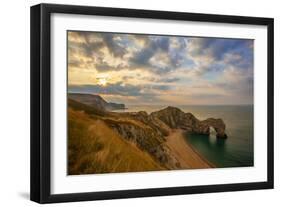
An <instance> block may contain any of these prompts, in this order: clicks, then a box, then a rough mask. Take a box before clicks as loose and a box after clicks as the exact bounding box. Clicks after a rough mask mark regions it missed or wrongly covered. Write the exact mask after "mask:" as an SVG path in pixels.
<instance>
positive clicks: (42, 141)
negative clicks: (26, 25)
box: [30, 4, 274, 203]
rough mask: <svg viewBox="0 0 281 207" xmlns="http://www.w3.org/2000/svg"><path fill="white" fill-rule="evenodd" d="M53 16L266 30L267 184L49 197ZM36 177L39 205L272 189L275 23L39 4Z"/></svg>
mask: <svg viewBox="0 0 281 207" xmlns="http://www.w3.org/2000/svg"><path fill="white" fill-rule="evenodd" d="M53 13H67V14H83V15H99V16H112V17H134V18H151V19H165V20H181V21H194V22H210V23H214V22H215V23H232V24H248V25H264V26H267V35H268V37H267V38H268V39H267V44H268V47H267V59H268V63H267V74H268V82H267V83H268V84H267V92H268V97H267V103H268V108H267V113H268V117H267V118H268V120H267V127H268V134H267V181H265V182H249V183H236V184H219V185H203V186H188V187H168V188H153V189H137V190H121V191H106V192H86V193H73V194H51V193H50V187H51V186H50V185H51V184H50V181H51V177H50V176H51V175H50V169H51V160H50V150H51V143H50V136H51V134H50V129H51V126H50V125H51V124H50V123H51V114H50V112H51V110H50V107H51V104H50V103H51V101H50V100H51V91H50V88H51V85H50V80H51V72H50V58H51V55H50V52H51V50H50V32H51V27H50V26H51V25H50V24H51V23H50V16H51V14H53ZM30 24H31V37H30V43H31V57H30V62H31V151H30V160H31V169H30V171H31V173H30V199H31V200H32V201H35V202H38V203H54V202H70V201H88V200H102V199H118V198H133V197H146V196H166V195H179V194H194V193H210V192H224V191H241V190H255V189H271V188H273V186H274V185H273V177H274V168H273V165H274V156H273V155H274V151H273V150H274V147H273V132H274V128H273V121H274V117H273V116H274V113H273V110H274V108H273V107H274V106H273V95H274V89H273V86H274V83H273V81H274V78H273V75H274V74H273V73H274V72H273V62H274V59H273V57H274V55H273V52H274V51H273V44H274V42H273V41H274V40H273V39H274V32H273V28H274V20H273V19H272V18H260V17H245V16H228V15H213V14H195V13H182V12H168V11H152V10H135V9H120V8H103V7H89V6H73V5H55V4H39V5H35V6H32V7H31V22H30Z"/></svg>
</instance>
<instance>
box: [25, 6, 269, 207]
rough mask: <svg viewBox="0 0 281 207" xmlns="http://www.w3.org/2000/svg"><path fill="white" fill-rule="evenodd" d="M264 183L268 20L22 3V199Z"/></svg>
mask: <svg viewBox="0 0 281 207" xmlns="http://www.w3.org/2000/svg"><path fill="white" fill-rule="evenodd" d="M269 188H273V19H271V18H260V17H242V16H226V15H213V14H194V13H179V12H168V11H149V10H133V9H119V8H101V7H87V6H70V5H54V4H40V5H36V6H33V7H31V200H33V201H36V202H39V203H52V202H68V201H85V200H100V199H116V198H131V197H144V196H162V195H178V194H193V193H208V192H223V191H237V190H253V189H269Z"/></svg>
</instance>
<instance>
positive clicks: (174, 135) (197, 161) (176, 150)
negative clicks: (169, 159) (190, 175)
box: [166, 129, 216, 169]
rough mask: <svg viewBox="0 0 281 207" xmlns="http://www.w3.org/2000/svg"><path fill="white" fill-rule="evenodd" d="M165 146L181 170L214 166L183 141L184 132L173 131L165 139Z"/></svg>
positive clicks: (179, 130)
mask: <svg viewBox="0 0 281 207" xmlns="http://www.w3.org/2000/svg"><path fill="white" fill-rule="evenodd" d="M166 140H167V141H166V144H167V146H168V147H169V148H170V149H171V152H172V153H173V155H174V156H175V157H176V158H177V160H178V161H179V163H180V165H181V168H182V169H205V168H215V167H216V166H215V165H214V164H213V163H211V162H210V161H208V160H207V159H206V158H205V157H204V156H202V155H201V154H200V153H199V152H198V151H197V150H196V149H194V147H193V146H191V144H190V143H188V141H187V140H186V139H185V135H184V130H181V129H173V130H171V132H170V134H169V135H168V136H167V137H166Z"/></svg>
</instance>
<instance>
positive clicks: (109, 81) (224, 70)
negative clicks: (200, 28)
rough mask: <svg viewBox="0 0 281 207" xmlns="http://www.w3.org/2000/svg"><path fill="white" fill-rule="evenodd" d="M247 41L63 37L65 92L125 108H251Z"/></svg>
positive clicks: (113, 35)
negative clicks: (88, 95)
mask: <svg viewBox="0 0 281 207" xmlns="http://www.w3.org/2000/svg"><path fill="white" fill-rule="evenodd" d="M253 50H254V41H253V40H249V39H225V38H208V37H182V36H164V35H139V34H119V33H101V32H83V31H69V32H68V85H69V91H70V92H80V93H92V94H102V95H104V96H106V97H108V99H109V101H113V102H114V101H118V102H121V101H122V102H124V103H126V104H170V103H176V104H179V105H184V104H205V105H208V104H253V55H254V54H253Z"/></svg>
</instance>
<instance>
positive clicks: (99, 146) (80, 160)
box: [68, 108, 163, 175]
mask: <svg viewBox="0 0 281 207" xmlns="http://www.w3.org/2000/svg"><path fill="white" fill-rule="evenodd" d="M162 169H163V168H162V167H161V166H160V165H159V164H158V163H157V162H156V161H155V160H154V159H153V158H152V157H151V156H150V155H149V154H148V153H147V152H144V151H141V150H140V149H139V148H138V147H136V146H134V144H132V143H130V142H128V141H126V140H124V139H123V138H121V137H120V136H119V135H118V134H117V133H116V132H115V131H114V130H112V129H111V128H109V127H108V126H107V125H106V124H105V123H104V121H103V120H102V119H95V118H93V117H91V116H89V115H87V114H86V113H84V112H83V111H74V110H72V109H71V108H69V109H68V173H69V174H70V175H77V174H94V173H114V172H137V171H152V170H162Z"/></svg>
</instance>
